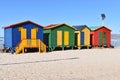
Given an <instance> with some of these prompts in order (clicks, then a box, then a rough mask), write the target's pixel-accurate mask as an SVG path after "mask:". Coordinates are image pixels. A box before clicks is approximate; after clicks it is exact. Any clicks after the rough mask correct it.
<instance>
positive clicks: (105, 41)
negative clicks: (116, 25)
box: [104, 32, 107, 44]
mask: <svg viewBox="0 0 120 80" xmlns="http://www.w3.org/2000/svg"><path fill="white" fill-rule="evenodd" d="M106 43H107V39H106V32H104V44H106Z"/></svg>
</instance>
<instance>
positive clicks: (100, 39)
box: [99, 32, 102, 44]
mask: <svg viewBox="0 0 120 80" xmlns="http://www.w3.org/2000/svg"><path fill="white" fill-rule="evenodd" d="M99 44H102V32H99Z"/></svg>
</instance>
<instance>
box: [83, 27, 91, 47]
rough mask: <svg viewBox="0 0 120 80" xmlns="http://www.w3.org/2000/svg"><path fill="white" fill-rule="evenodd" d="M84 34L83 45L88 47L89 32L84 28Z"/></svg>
mask: <svg viewBox="0 0 120 80" xmlns="http://www.w3.org/2000/svg"><path fill="white" fill-rule="evenodd" d="M82 31H83V32H84V36H85V37H84V45H86V46H89V45H90V30H89V29H88V28H87V27H85V28H84V29H83V30H82Z"/></svg>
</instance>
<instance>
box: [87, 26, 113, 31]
mask: <svg viewBox="0 0 120 80" xmlns="http://www.w3.org/2000/svg"><path fill="white" fill-rule="evenodd" d="M103 27H104V28H106V29H108V30H110V31H111V29H109V28H107V27H105V26H91V27H89V28H90V29H91V30H92V31H95V30H98V29H100V28H103Z"/></svg>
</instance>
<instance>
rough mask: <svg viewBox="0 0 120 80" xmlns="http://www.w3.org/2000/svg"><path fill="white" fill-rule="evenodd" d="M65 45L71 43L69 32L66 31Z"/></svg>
mask: <svg viewBox="0 0 120 80" xmlns="http://www.w3.org/2000/svg"><path fill="white" fill-rule="evenodd" d="M64 45H66V46H67V45H69V32H68V31H64Z"/></svg>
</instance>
